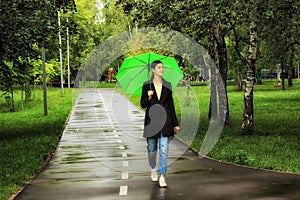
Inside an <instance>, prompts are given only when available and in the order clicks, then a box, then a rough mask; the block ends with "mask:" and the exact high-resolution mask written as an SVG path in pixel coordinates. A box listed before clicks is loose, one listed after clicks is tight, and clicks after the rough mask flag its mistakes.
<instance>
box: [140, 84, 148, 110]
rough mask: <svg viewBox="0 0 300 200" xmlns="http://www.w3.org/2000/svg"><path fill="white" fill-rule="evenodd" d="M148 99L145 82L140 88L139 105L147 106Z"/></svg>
mask: <svg viewBox="0 0 300 200" xmlns="http://www.w3.org/2000/svg"><path fill="white" fill-rule="evenodd" d="M150 103H151V102H150V100H149V96H148V87H147V84H143V89H142V97H141V102H140V104H141V107H142V108H147V107H148V106H149V105H150Z"/></svg>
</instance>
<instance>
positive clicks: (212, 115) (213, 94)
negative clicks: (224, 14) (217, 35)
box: [208, 26, 218, 119]
mask: <svg viewBox="0 0 300 200" xmlns="http://www.w3.org/2000/svg"><path fill="white" fill-rule="evenodd" d="M208 53H209V55H210V57H211V59H210V62H213V60H215V45H214V27H213V26H211V28H210V37H209V52H208ZM209 67H210V103H209V111H208V119H216V118H217V111H218V109H217V91H216V69H215V67H214V65H213V63H209Z"/></svg>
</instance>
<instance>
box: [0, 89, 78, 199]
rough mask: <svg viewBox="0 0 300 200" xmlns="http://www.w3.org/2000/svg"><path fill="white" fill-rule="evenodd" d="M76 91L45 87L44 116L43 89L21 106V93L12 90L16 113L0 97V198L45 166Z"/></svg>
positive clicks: (13, 191) (10, 192)
mask: <svg viewBox="0 0 300 200" xmlns="http://www.w3.org/2000/svg"><path fill="white" fill-rule="evenodd" d="M73 95H74V96H75V97H76V95H78V91H75V92H74V94H73V90H71V89H65V94H64V95H62V94H61V91H60V89H48V108H49V110H48V116H44V110H43V93H42V90H40V89H36V90H33V91H32V99H31V101H30V102H28V103H27V104H26V105H25V109H24V110H22V109H21V104H20V96H21V95H20V92H19V91H16V93H15V102H16V110H17V112H14V113H11V112H7V109H6V106H5V100H4V98H1V99H0V105H1V107H0V108H1V110H0V124H1V129H0V146H1V148H0V155H1V156H0V199H8V198H9V197H10V196H11V195H12V194H14V193H15V192H16V191H17V190H19V189H20V188H21V187H22V186H23V185H24V184H25V183H26V182H27V181H28V180H30V179H31V178H33V176H34V175H35V173H36V172H37V171H38V170H40V169H41V168H42V166H44V164H45V161H46V159H47V158H48V157H49V155H50V154H51V152H52V151H53V150H54V149H55V148H56V146H57V142H58V140H59V137H60V135H61V133H62V130H63V128H64V124H65V122H66V119H67V118H68V115H69V113H70V110H71V108H72V101H73Z"/></svg>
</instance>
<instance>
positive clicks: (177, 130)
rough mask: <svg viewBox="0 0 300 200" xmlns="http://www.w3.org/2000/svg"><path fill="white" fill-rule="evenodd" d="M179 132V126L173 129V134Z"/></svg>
mask: <svg viewBox="0 0 300 200" xmlns="http://www.w3.org/2000/svg"><path fill="white" fill-rule="evenodd" d="M179 130H180V127H179V126H175V127H174V132H175V134H177V133H178V132H179Z"/></svg>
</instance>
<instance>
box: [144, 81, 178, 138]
mask: <svg viewBox="0 0 300 200" xmlns="http://www.w3.org/2000/svg"><path fill="white" fill-rule="evenodd" d="M149 90H153V91H154V94H153V96H152V99H150V100H149V99H148V91H149ZM154 105H155V106H154ZM141 106H142V108H146V113H145V121H144V134H143V136H144V137H146V138H150V137H151V138H152V137H160V133H161V132H162V134H163V136H164V137H166V136H174V127H175V126H178V120H177V117H176V113H175V107H174V101H173V96H172V86H171V83H169V82H167V81H165V80H164V79H163V80H162V91H161V96H160V100H158V97H157V93H156V91H155V87H154V84H153V82H152V81H147V82H145V83H144V84H143V89H142V97H141ZM152 106H154V107H153V108H155V109H152V110H151V107H152ZM149 110H151V112H150V114H151V117H150V116H149ZM157 120H159V121H161V122H162V123H161V124H159V123H157V122H156V123H155V124H153V122H155V121H157ZM151 121H152V124H151V125H150V123H151ZM149 128H150V129H149ZM149 131H150V134H149Z"/></svg>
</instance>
